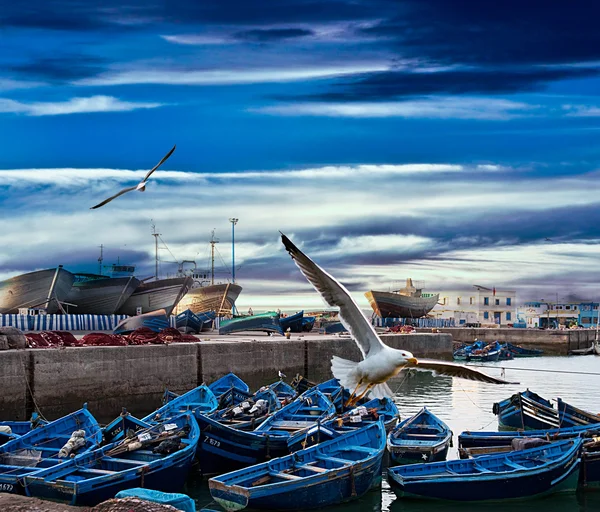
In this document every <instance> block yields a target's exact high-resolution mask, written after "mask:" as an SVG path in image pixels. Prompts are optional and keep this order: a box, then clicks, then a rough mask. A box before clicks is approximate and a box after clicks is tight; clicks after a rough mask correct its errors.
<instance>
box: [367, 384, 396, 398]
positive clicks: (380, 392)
mask: <svg viewBox="0 0 600 512" xmlns="http://www.w3.org/2000/svg"><path fill="white" fill-rule="evenodd" d="M369 396H370V397H371V398H390V397H392V396H393V393H392V390H391V389H390V387H389V386H388V385H387V384H386V383H385V382H382V383H381V384H377V386H374V387H373V389H372V390H371V392H370V393H369Z"/></svg>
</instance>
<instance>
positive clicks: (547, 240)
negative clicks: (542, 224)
mask: <svg viewBox="0 0 600 512" xmlns="http://www.w3.org/2000/svg"><path fill="white" fill-rule="evenodd" d="M544 242H552V238H548V237H546V238H545V239H544Z"/></svg>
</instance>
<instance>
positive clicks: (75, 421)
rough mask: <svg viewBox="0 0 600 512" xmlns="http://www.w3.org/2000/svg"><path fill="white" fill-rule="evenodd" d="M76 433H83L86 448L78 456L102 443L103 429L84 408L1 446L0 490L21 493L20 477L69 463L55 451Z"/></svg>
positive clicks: (23, 491)
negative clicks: (79, 431)
mask: <svg viewBox="0 0 600 512" xmlns="http://www.w3.org/2000/svg"><path fill="white" fill-rule="evenodd" d="M76 430H84V431H85V441H86V442H85V445H84V446H83V447H81V448H80V449H79V450H78V452H77V453H79V454H82V453H86V452H89V451H90V450H93V449H95V448H97V447H98V446H100V444H101V443H102V429H101V428H100V425H98V422H97V421H96V418H94V417H93V416H92V414H91V413H90V412H89V411H88V410H87V406H86V405H84V407H83V408H82V409H79V410H78V411H75V412H73V413H71V414H68V415H67V416H63V417H62V418H59V419H57V420H55V421H52V422H50V423H47V424H45V425H42V426H40V427H38V428H36V429H34V430H31V431H30V432H28V433H26V434H24V435H22V436H20V437H18V438H16V439H13V440H11V441H9V442H7V443H5V444H4V445H2V446H0V460H1V461H2V464H0V489H2V491H3V492H9V493H16V494H24V493H25V489H24V488H23V478H24V477H25V476H26V475H30V474H35V473H38V472H40V471H43V470H44V469H46V468H52V467H54V466H56V465H60V464H62V463H64V462H65V460H68V459H66V458H59V456H58V452H59V451H60V449H61V448H62V447H63V446H64V445H65V444H66V443H67V441H68V440H69V438H70V437H71V434H73V432H75V431H76Z"/></svg>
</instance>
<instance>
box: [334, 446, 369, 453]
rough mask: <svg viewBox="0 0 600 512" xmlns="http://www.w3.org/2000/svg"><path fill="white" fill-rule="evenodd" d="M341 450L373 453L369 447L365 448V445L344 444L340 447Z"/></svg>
mask: <svg viewBox="0 0 600 512" xmlns="http://www.w3.org/2000/svg"><path fill="white" fill-rule="evenodd" d="M342 451H343V452H362V453H373V450H372V449H371V448H367V447H366V446H354V445H351V446H346V447H344V448H343V449H342Z"/></svg>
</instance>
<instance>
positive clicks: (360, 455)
mask: <svg viewBox="0 0 600 512" xmlns="http://www.w3.org/2000/svg"><path fill="white" fill-rule="evenodd" d="M385 437H386V436H385V428H384V426H383V422H382V421H377V422H375V423H371V424H369V425H367V426H365V427H363V428H361V429H358V430H354V431H352V432H348V433H347V434H345V435H343V436H340V437H338V438H336V439H332V440H331V441H326V442H324V443H320V444H318V445H316V446H313V447H311V448H307V449H306V450H301V451H299V452H296V453H294V454H292V455H288V456H286V457H281V458H278V459H274V460H271V461H269V462H265V463H263V464H258V465H256V466H252V467H250V468H246V469H242V470H239V471H234V472H231V473H227V474H224V475H221V476H219V477H215V478H212V479H210V480H209V482H208V485H209V488H210V492H211V495H212V497H213V499H215V500H216V501H217V502H218V503H219V504H220V505H221V506H223V508H225V510H227V511H234V510H240V509H243V508H245V507H251V508H253V509H260V510H298V509H302V510H306V509H311V508H319V507H325V506H329V505H335V504H339V503H344V502H347V501H351V500H356V499H358V498H360V497H361V496H362V495H364V494H365V493H366V492H367V491H369V489H371V488H372V487H373V486H374V485H376V484H377V483H378V482H379V479H380V474H381V462H382V458H383V454H384V452H385Z"/></svg>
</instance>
